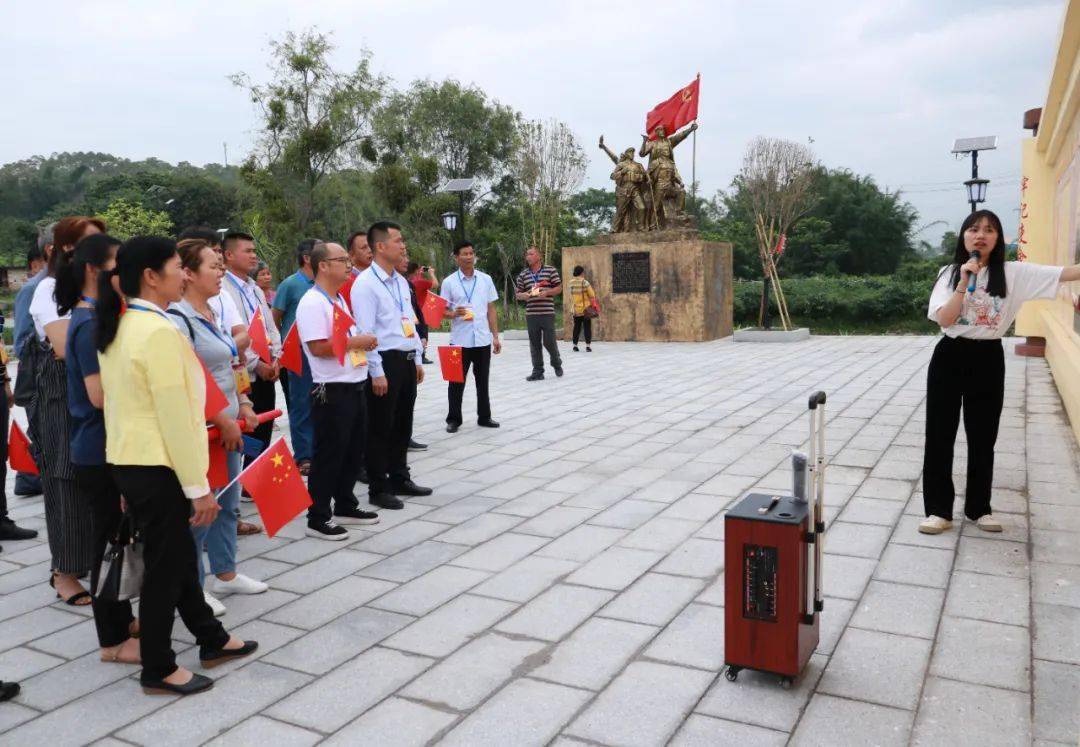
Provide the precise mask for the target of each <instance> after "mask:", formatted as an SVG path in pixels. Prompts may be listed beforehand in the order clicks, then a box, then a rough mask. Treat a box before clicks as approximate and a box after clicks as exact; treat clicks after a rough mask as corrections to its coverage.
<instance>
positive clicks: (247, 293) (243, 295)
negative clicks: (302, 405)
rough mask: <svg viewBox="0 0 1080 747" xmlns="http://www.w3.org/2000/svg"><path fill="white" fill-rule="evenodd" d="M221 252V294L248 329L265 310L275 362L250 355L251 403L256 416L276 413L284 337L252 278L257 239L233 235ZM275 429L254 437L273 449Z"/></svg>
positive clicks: (258, 432) (269, 426) (264, 428)
mask: <svg viewBox="0 0 1080 747" xmlns="http://www.w3.org/2000/svg"><path fill="white" fill-rule="evenodd" d="M221 248H222V251H223V254H224V257H225V269H226V272H225V279H224V282H222V284H221V294H222V295H223V296H225V295H227V296H229V297H230V298H231V299H232V301H233V303H234V304H235V306H236V309H237V311H239V312H240V316H241V318H242V319H243V324H244V326H245V328H246V327H248V326H250V325H251V320H252V319H253V318H254V317H255V312H256V311H257V310H259V309H261V310H262V319H263V326H264V327H265V328H266V337H267V339H268V340H269V342H270V356H271V358H272V361H271V362H270V363H266V362H264V361H262V360H260V359H259V357H258V356H257V355H255V354H253V353H251V352H250V351H249V352H248V354H247V365H248V370H249V371H250V372H251V373H252V374H253V375H252V377H251V395H250V396H251V403H252V405H254V407H255V412H257V413H258V412H267V411H268V410H273V409H274V407H275V406H276V404H277V393H276V391H275V388H274V382H275V381H277V379H278V375H279V373H280V371H281V366H280V364H279V363H278V358H280V357H281V333H280V332H278V328H277V325H275V324H274V321H273V319H274V317H273V313H272V312H271V310H270V305H269V304H268V303H267V302H266V296H264V295H263V292H262V289H261V288H259V286H257V285H256V284H255V281H254V280H252V279H251V276H250V273H251V272H253V271H254V270H255V267H256V266H257V265H258V264H259V256H258V255H257V254H256V253H255V239H254V238H253V237H252V236H251V235H250V234H246V233H242V232H240V231H230V232H229V233H226V234H225V236H224V238H222V240H221ZM273 428H274V423H273V421H271V420H268V421H266V422H265V423H263V424H262V425H260V426H259V427H258V428H256V429H255V430H254V432H252V434H251V435H252V436H253V437H254V438H255V439H257V440H259V441H261V442H262V443H263V446H264V448H265V447H266V446H269V445H270V435H271V433H272V432H273ZM249 461H250V458H245V463H247V462H249Z"/></svg>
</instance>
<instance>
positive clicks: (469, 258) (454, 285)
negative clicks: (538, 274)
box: [439, 241, 502, 433]
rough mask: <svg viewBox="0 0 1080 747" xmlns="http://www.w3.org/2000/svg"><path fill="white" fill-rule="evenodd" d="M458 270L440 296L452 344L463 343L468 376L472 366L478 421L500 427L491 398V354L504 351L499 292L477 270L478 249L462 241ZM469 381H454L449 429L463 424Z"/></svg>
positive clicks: (456, 257) (456, 251)
mask: <svg viewBox="0 0 1080 747" xmlns="http://www.w3.org/2000/svg"><path fill="white" fill-rule="evenodd" d="M454 261H455V262H457V266H458V271H457V272H455V273H454V274H453V275H451V276H450V277H448V278H446V279H445V280H444V281H443V284H442V289H441V290H440V291H439V295H441V296H442V297H443V298H445V299H446V301H447V307H446V314H447V316H449V317H450V344H451V345H460V346H461V358H462V368H463V370H464V372H465V377H466V378H468V376H469V369H470V368H472V371H473V378H474V379H475V380H476V415H477V420H476V422H477V424H478V425H479V426H480V427H482V428H498V427H499V424H498V423H496V422H495V421H494V420H492V419H491V399H490V398H489V397H488V374H489V372H490V371H491V353H492V352H493V351H494V353H495V354H496V355H498V354H499V352H500V351H501V350H502V343H501V342H499V316H498V307H497V306H496V304H495V302H496V301H498V300H499V292H498V291H497V290H495V283H494V281H492V279H491V276H490V275H488V274H487V273H486V272H481V271H480V270H477V269H476V249H475V248H474V247H473V245H472V243H470V242H468V241H462V242H461V243H460V244H458V245H457V246H455V247H454ZM464 394H465V382H460V383H459V382H456V381H451V382H450V386H449V393H448V397H449V400H450V411H449V412H448V413H447V415H446V432H447V433H456V432H457V430H458V428H460V427H461V420H462V415H461V399H462V397H463V396H464Z"/></svg>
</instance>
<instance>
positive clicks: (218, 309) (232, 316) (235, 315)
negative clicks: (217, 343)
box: [207, 293, 247, 335]
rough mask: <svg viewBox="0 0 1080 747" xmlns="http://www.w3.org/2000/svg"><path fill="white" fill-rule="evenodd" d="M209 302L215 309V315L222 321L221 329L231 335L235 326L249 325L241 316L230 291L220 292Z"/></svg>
mask: <svg viewBox="0 0 1080 747" xmlns="http://www.w3.org/2000/svg"><path fill="white" fill-rule="evenodd" d="M207 303H208V304H210V308H211V309H213V310H214V316H216V317H217V318H218V321H220V322H221V329H222V331H224V332H225V333H226V334H229V335H231V334H232V329H233V327H237V326H243V327H245V328H246V327H247V325H246V324H244V318H243V317H242V316H240V311H239V310H238V309H237V308H236V302H235V301H233V300H232V296H230V295H229V294H228V293H219V294H217V295H216V296H214V297H213V298H210V299H208V300H207Z"/></svg>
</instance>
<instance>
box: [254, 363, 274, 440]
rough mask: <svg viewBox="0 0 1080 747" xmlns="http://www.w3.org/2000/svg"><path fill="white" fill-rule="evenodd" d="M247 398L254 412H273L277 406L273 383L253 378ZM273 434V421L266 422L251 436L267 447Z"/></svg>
mask: <svg viewBox="0 0 1080 747" xmlns="http://www.w3.org/2000/svg"><path fill="white" fill-rule="evenodd" d="M248 396H249V397H250V398H251V404H252V406H253V407H254V408H255V412H266V411H267V410H273V409H274V406H275V405H277V384H276V383H274V382H273V381H264V380H263V379H260V378H258V377H255V378H253V379H252V381H251V394H250V395H248ZM273 432H274V421H272V420H267V421H266V422H265V423H262V424H261V425H259V427H258V428H256V429H255V430H254V431H252V433H251V435H252V437H253V438H257V439H258V440H260V441H262V442H263V444H265V445H267V446H269V445H270V436H271V434H272V433H273Z"/></svg>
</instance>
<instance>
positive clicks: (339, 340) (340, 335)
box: [330, 304, 356, 366]
mask: <svg viewBox="0 0 1080 747" xmlns="http://www.w3.org/2000/svg"><path fill="white" fill-rule="evenodd" d="M354 324H356V322H354V321H353V318H352V317H351V316H349V315H348V314H346V313H345V312H344V311H343V310H342V308H341V307H340V306H338V305H337V304H334V323H333V327H332V328H331V329H330V349H331V350H333V351H334V355H336V356H337V362H338V364H339V365H342V366H344V365H345V346H346V345H347V344H348V342H349V330H350V329H352V327H353V325H354Z"/></svg>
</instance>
